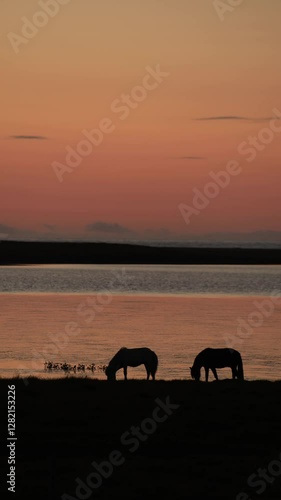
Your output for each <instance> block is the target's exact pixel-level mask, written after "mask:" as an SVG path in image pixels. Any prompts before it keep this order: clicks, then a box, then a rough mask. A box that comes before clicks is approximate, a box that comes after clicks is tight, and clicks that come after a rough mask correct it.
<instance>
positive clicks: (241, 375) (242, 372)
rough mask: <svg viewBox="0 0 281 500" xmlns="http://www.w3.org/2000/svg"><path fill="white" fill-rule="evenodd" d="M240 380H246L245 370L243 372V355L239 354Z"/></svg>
mask: <svg viewBox="0 0 281 500" xmlns="http://www.w3.org/2000/svg"><path fill="white" fill-rule="evenodd" d="M237 365H238V378H239V379H240V380H244V370H243V361H242V358H241V354H239V356H238V363H237Z"/></svg>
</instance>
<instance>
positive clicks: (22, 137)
mask: <svg viewBox="0 0 281 500" xmlns="http://www.w3.org/2000/svg"><path fill="white" fill-rule="evenodd" d="M9 139H13V140H16V141H17V140H28V141H45V140H47V139H48V137H45V136H44V135H10V136H9Z"/></svg>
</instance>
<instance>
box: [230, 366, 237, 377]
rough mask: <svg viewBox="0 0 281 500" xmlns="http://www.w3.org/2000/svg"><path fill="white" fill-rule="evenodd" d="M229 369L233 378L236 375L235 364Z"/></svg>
mask: <svg viewBox="0 0 281 500" xmlns="http://www.w3.org/2000/svg"><path fill="white" fill-rule="evenodd" d="M231 371H232V378H233V379H235V377H236V376H237V370H236V367H235V366H232V367H231Z"/></svg>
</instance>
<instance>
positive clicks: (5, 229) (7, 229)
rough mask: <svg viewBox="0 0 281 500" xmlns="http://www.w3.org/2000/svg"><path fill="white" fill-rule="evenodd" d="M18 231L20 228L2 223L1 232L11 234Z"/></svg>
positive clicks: (0, 225)
mask: <svg viewBox="0 0 281 500" xmlns="http://www.w3.org/2000/svg"><path fill="white" fill-rule="evenodd" d="M17 232H18V229H17V228H16V227H12V226H7V225H6V224H0V233H1V234H5V235H9V234H16V233H17Z"/></svg>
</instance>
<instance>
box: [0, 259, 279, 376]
mask: <svg viewBox="0 0 281 500" xmlns="http://www.w3.org/2000/svg"><path fill="white" fill-rule="evenodd" d="M273 294H275V295H276V296H277V298H275V300H273V299H272V297H273ZM0 307H1V316H0V336H1V343H0V375H1V376H2V377H4V376H11V375H16V374H20V375H29V374H33V375H36V376H47V377H51V376H52V375H51V374H47V373H45V372H44V361H45V360H52V361H57V362H64V361H66V362H68V363H71V364H75V363H80V362H81V363H93V362H95V363H97V364H106V363H107V362H108V361H109V359H110V358H111V357H112V356H113V355H114V354H115V352H116V351H117V350H118V349H119V348H120V347H122V346H127V347H137V346H148V347H150V348H151V349H153V350H155V351H156V352H157V354H158V356H159V371H158V378H163V379H173V378H184V379H187V378H190V376H189V366H190V365H191V364H192V362H193V360H194V357H195V355H196V354H197V353H198V352H199V351H200V350H202V349H204V348H205V347H226V346H232V347H234V348H235V349H238V350H239V351H240V352H241V354H242V357H243V360H244V369H245V376H246V378H247V379H270V380H274V379H281V332H280V321H281V266H141V265H139V266H126V267H123V266H118V265H114V266H95V265H73V266H71V265H65V266H22V267H0ZM241 325H242V326H241ZM89 373H90V372H87V376H92V375H90V374H89ZM128 374H129V376H131V377H134V378H142V377H143V376H144V375H145V371H144V368H143V367H140V368H134V369H133V368H131V369H130V368H129V369H128ZM56 376H57V374H56ZM63 376H64V375H63ZM76 376H81V375H76ZM94 376H95V377H98V378H105V377H104V374H103V373H102V372H96V373H95V374H94ZM219 377H220V378H229V377H230V370H228V369H224V370H221V371H219ZM118 378H122V374H121V373H120V376H118Z"/></svg>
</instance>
